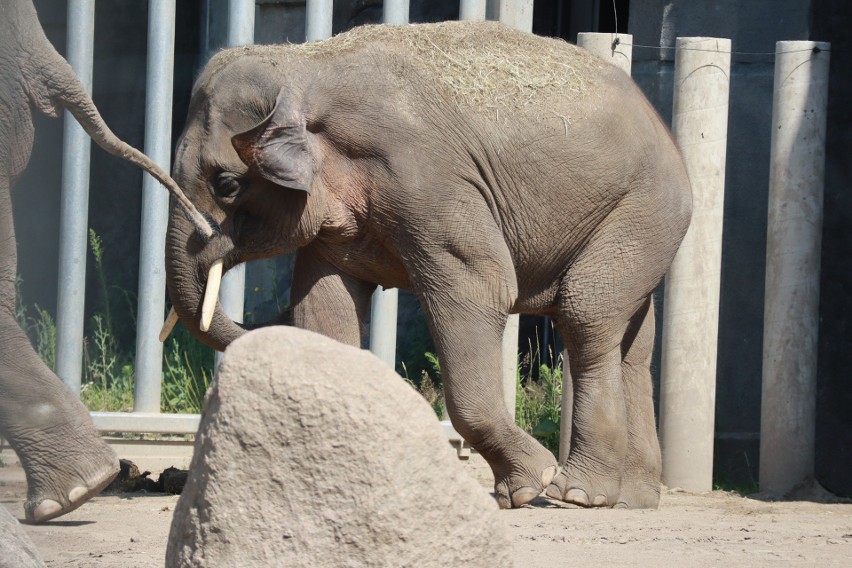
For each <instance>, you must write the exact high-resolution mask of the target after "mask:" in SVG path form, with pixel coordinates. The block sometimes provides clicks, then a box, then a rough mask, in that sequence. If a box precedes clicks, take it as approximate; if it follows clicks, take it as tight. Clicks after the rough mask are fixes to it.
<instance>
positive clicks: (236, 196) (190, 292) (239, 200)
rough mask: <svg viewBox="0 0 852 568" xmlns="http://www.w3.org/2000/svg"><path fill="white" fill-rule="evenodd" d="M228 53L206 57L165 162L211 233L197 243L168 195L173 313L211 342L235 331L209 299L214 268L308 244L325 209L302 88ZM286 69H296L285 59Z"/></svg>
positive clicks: (218, 344) (214, 286) (255, 61)
mask: <svg viewBox="0 0 852 568" xmlns="http://www.w3.org/2000/svg"><path fill="white" fill-rule="evenodd" d="M247 49H248V48H247ZM235 51H241V50H232V51H226V52H223V53H222V54H219V55H218V56H217V57H215V58H214V59H213V60H212V61H211V62H210V63H209V64H208V66H207V68H206V69H205V71H204V73H203V74H202V75H201V77H200V78H199V80H198V82H197V83H196V86H195V89H194V91H193V95H192V100H191V102H190V109H189V118H188V121H187V124H186V126H185V128H184V132H183V134H182V136H181V138H180V140H179V141H178V145H177V152H176V157H175V165H174V176H175V179H176V180H177V181H178V183H179V184H180V185H181V187H183V188H184V189H185V191H186V194H187V196H188V197H189V199H190V200H191V201H192V202H193V203H194V204H195V205H196V206H197V207H198V208H199V209H200V210H201V211H204V212H205V213H206V214H207V215H208V216H209V217H210V218H211V219H212V220H214V221H215V222H216V223H217V224H218V226H219V227H221V234H219V235H218V236H216V237H214V238H213V239H211V240H210V241H209V242H205V241H204V239H202V238H200V237H199V235H198V234H197V232H196V231H195V230H194V228H193V227H192V226H191V225H190V224H189V223H188V222H187V219H186V217H185V216H184V215H180V214H178V213H177V211H176V204H175V202H174V200H173V201H172V208H171V214H170V217H169V229H168V236H167V242H166V270H167V282H168V287H169V294H170V297H171V300H172V303H173V305H174V308H175V311H176V312H177V314H178V315H179V316H180V319H181V320H182V321H183V322H184V324H185V325H186V326H187V327H188V328H189V330H190V331H191V332H192V333H193V334H194V335H196V337H198V338H199V339H201V340H202V341H203V342H205V343H206V344H208V345H210V346H211V347H213V348H215V349H224V347H225V346H226V345H227V344H228V343H230V342H231V341H232V340H234V339H236V338H237V337H239V336H240V335H241V334H242V333H244V328H243V327H242V326H240V325H238V324H236V323H234V322H233V321H231V320H230V318H228V317H227V316H226V315H225V313H224V311H223V310H222V308H221V306H219V305H218V304H217V302H216V295H217V293H218V287H219V281H220V279H221V274H222V272H223V271H227V270H228V269H230V268H231V267H233V266H235V265H237V264H239V263H241V262H245V261H248V260H252V259H257V258H267V257H270V256H275V255H280V254H285V253H288V252H292V251H294V250H296V249H297V248H299V247H301V246H304V245H306V244H308V243H309V242H311V241H312V240H313V239H314V238H315V237H316V236H317V234H318V233H319V232H320V230H321V228H322V226H323V222H324V220H325V219H326V217H327V213H328V211H327V209H328V207H327V200H326V199H325V197H326V189H325V187H324V181H326V180H325V179H324V175H325V174H323V176H320V175H319V173H318V172H319V167H320V164H321V162H322V161H323V160H322V156H323V154H324V150H323V148H322V147H321V146H322V143H321V141H320V140H319V138H318V137H317V136H316V129H317V128H319V126H318V123H316V122H314V120H313V119H314V116H313V115H312V113H311V111H310V110H309V109H308V108H307V106H306V97H305V96H304V92H303V91H302V90H300V89H299V88H298V87H297V86H293V85H292V82H287V81H286V78H285V77H282V73H284V71H281V70H279V69H277V68H275V67H274V66H272V65H271V64H270V63H269V62H266V61H264V60H263V59H262V58H256V57H253V56H251V55H245V56H242V57H239V58H236V59H235V60H234V61H227V60H228V59H229V58H232V57H233V55H234V52H235ZM302 71H304V70H302ZM306 73H307V74H308V75H310V72H306ZM287 74H288V75H289V76H290V77H291V78H292V77H294V76H295V77H299V78H303V77H304V73H302V72H301V71H299V70H294V69H293V68H292V67H290V68H289V69H288V71H287ZM284 84H286V85H287V86H284V87H282V85H284Z"/></svg>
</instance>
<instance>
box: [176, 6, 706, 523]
mask: <svg viewBox="0 0 852 568" xmlns="http://www.w3.org/2000/svg"><path fill="white" fill-rule="evenodd" d="M173 175H174V176H175V179H176V180H177V181H178V183H179V184H180V185H181V187H182V188H183V189H184V191H186V194H187V196H188V197H189V199H190V200H191V201H193V203H194V204H195V205H196V206H197V207H198V208H199V210H201V211H203V212H205V214H206V215H209V216H210V217H211V218H212V219H214V220H215V221H216V223H217V224H218V225H219V228H220V230H221V234H220V235H218V236H216V237H214V238H213V239H212V240H210V241H209V242H205V240H204V239H203V238H201V237H200V236H199V235H197V234H196V231H195V229H194V227H193V226H192V225H191V224H190V223H188V222H187V220H186V218H185V216H184V215H183V214H181V213H180V210H179V209H178V208H177V206H176V205H175V207H173V209H172V214H171V216H170V222H169V229H168V236H167V244H166V257H167V258H166V264H167V275H168V276H167V281H168V287H169V293H170V296H171V299H172V302H173V304H174V306H175V309H176V312H177V314H178V316H179V317H180V319H181V320H182V321H183V322H184V324H186V325H187V327H188V328H189V329H190V331H191V332H192V333H193V334H195V335H196V336H197V337H199V338H200V339H201V340H202V341H204V342H206V343H207V344H208V345H210V346H212V347H214V348H216V349H223V348H224V347H225V346H227V345H228V344H229V343H230V342H231V341H233V340H234V339H235V338H237V337H239V336H240V335H242V334H243V333H245V329H244V328H243V327H241V326H239V325H237V324H235V323H234V322H232V321H231V320H230V319H228V317H227V316H226V315H225V314H224V312H223V311H222V309H221V306H219V305H218V304H217V303H216V294H217V290H218V281H219V275H220V274H221V272H222V270H227V269H228V268H230V267H232V266H234V265H236V264H238V263H240V262H244V261H247V260H252V259H257V258H263V257H269V256H272V255H279V254H283V253H287V252H290V251H296V250H297V251H298V253H297V259H296V266H295V272H294V280H293V285H292V298H291V304H292V306H293V318H294V321H295V323H296V325H298V326H300V327H304V328H307V329H310V330H313V331H318V332H321V333H324V334H326V335H329V336H331V337H333V338H336V339H338V340H340V341H342V342H344V343H348V344H352V345H360V344H361V333H362V329H363V327H362V325H361V321H362V320H363V318H364V315H365V314H366V312H367V309H368V306H369V303H370V297H371V294H372V292H373V291H374V289H375V288H376V285H377V284H380V285H382V286H384V287H386V288H392V287H399V288H407V289H410V290H413V291H414V293H415V294H416V295H417V297H418V298H419V300H420V303H421V305H422V307H423V309H424V312H425V314H426V317H427V320H428V323H429V326H430V330H431V333H432V335H433V338H434V340H435V344H436V349H437V351H438V355H439V357H440V359H441V363H442V372H443V377H444V386H445V395H446V402H447V409H448V411H449V415H450V418H451V420H452V423H453V426H454V427H455V429H456V430H457V431H458V432H459V433H460V434H461V435H462V436H464V438H465V439H466V440H467V441H469V442H470V443H471V445H472V446H473V447H474V448H476V450H477V451H478V452H479V453H481V454H482V455H483V456H484V458H485V459H486V460H487V461H488V463H489V464H490V466H491V468H492V470H493V472H494V476H495V490H496V497H497V501H498V503H499V505H500V506H501V507H504V508H510V507H519V506H521V505H523V504H524V503H527V502H529V501H530V500H532V499H533V498H535V497H536V496H538V495H539V494H541V492H542V491H545V490H546V492H547V495H549V496H551V497H554V498H556V499H561V500H564V501H567V502H571V503H575V504H579V505H582V506H629V507H655V506H656V505H657V504H658V501H659V475H660V452H659V444H658V442H657V437H656V431H655V427H654V411H653V404H652V392H651V378H650V369H649V367H650V357H651V350H652V344H653V338H654V312H653V305H652V301H651V295H652V292H653V290H654V288H655V287H656V286H657V284H658V283H659V282H660V279H661V278H662V276H663V274H664V273H665V271H666V270H667V268H668V266H669V264H670V263H671V261H672V258H673V257H674V254H675V252H676V250H677V248H678V246H679V244H680V241H681V239H682V238H683V236H684V234H685V232H686V229H687V226H688V225H689V220H690V216H691V207H692V197H691V192H690V186H689V180H688V178H687V174H686V171H685V169H684V166H683V164H682V161H681V158H680V155H679V153H678V150H677V148H676V147H675V143H674V142H673V140H672V138H671V136H670V134H669V132H668V131H667V129H666V127H665V126H664V124H663V123H662V122H661V120H660V119H659V117H658V116H657V114H656V113H655V112H654V110H653V109H652V107H651V106H650V105H649V104H648V102H647V101H646V100H645V98H644V97H643V96H642V94H641V93H640V91H639V90H638V88H637V87H636V86H635V85H634V84H633V82H632V81H631V80H630V79H629V78H628V77H627V76H626V75H625V74H624V73H623V72H621V71H619V70H617V69H616V68H614V67H611V66H609V65H608V64H606V63H605V62H603V61H600V60H598V59H597V58H595V57H593V56H592V55H590V54H588V53H587V52H584V51H583V50H580V49H578V48H576V47H574V46H572V45H569V44H566V43H564V42H562V41H559V40H552V39H545V38H541V37H536V36H533V35H530V34H524V33H520V32H516V31H513V30H510V29H508V28H505V27H503V26H501V25H499V24H496V23H459V22H448V23H444V24H424V25H411V26H401V27H391V26H367V27H361V28H356V29H355V30H353V31H350V32H347V33H345V34H342V35H339V36H336V37H334V38H332V39H330V40H327V41H323V42H317V43H311V44H304V45H285V46H248V47H240V48H235V49H231V50H227V51H224V52H222V53H219V54H218V55H216V56H215V57H214V58H213V59H212V60H211V61H210V63H209V64H208V65H207V67H206V68H205V69H204V71H203V73H202V74H201V76H200V77H199V79H198V81H197V82H196V85H195V87H194V91H193V95H192V100H191V103H190V109H189V118H188V121H187V125H186V127H185V129H184V132H183V135H182V137H181V139H180V140H179V142H178V145H177V155H176V161H175V166H174V172H173ZM510 313H525V314H536V315H548V316H551V317H552V318H554V320H555V321H556V322H557V326H558V329H559V331H560V332H561V333H562V335H563V337H564V338H565V340H566V343H567V345H568V350H569V355H570V375H571V379H572V381H573V389H574V406H573V419H572V437H571V449H570V453H569V455H568V456H567V459H566V461H565V463H564V464H562V468H561V470H560V471H558V470H557V464H556V460H555V459H554V457H553V455H552V454H551V453H550V452H548V451H547V450H546V449H545V448H544V447H542V446H541V445H540V444H539V443H538V442H536V441H535V440H534V439H533V438H531V437H530V436H529V435H527V434H526V433H525V432H523V431H522V430H521V429H519V428H518V427H517V426H516V425H515V424H514V422H513V421H512V419H511V417H510V415H509V414H508V412H507V411H506V408H505V404H504V401H503V393H502V390H501V384H500V380H499V377H500V369H501V360H500V352H501V351H500V345H501V336H502V332H503V329H504V327H505V323H506V319H507V316H508V314H510ZM329 474H330V475H333V472H329ZM436 490H437V491H440V488H436Z"/></svg>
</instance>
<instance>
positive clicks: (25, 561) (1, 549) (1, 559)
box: [0, 505, 44, 568]
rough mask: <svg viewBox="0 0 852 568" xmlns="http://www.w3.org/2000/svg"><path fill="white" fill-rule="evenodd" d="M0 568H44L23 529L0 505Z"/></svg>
mask: <svg viewBox="0 0 852 568" xmlns="http://www.w3.org/2000/svg"><path fill="white" fill-rule="evenodd" d="M0 568H44V563H42V561H41V558H39V555H38V552H37V551H36V548H35V546H33V543H32V542H31V541H30V539H29V537H28V536H27V534H26V533H25V532H24V529H22V528H21V525H20V524H19V523H18V520H17V519H15V517H13V516H12V515H11V514H10V513H9V511H7V510H6V508H5V507H4V506H3V505H0Z"/></svg>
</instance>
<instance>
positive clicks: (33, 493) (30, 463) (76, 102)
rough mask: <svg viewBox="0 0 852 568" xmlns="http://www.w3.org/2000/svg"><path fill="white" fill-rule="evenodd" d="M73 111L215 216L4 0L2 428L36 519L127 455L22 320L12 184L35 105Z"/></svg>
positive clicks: (114, 469) (27, 2)
mask: <svg viewBox="0 0 852 568" xmlns="http://www.w3.org/2000/svg"><path fill="white" fill-rule="evenodd" d="M32 108H35V109H37V110H39V111H41V112H43V113H45V114H47V115H49V116H57V115H58V113H59V110H60V109H61V108H64V109H66V110H67V111H69V112H70V113H71V114H72V115H73V116H74V117H75V118H76V119H77V121H78V122H79V123H80V125H81V126H82V127H83V128H84V129H85V131H86V132H87V133H88V134H89V135H90V136H91V137H92V139H93V140H94V141H95V142H97V143H98V144H99V145H100V146H101V147H102V148H104V149H105V150H106V151H108V152H110V153H112V154H114V155H117V156H120V157H122V158H125V159H127V160H129V161H130V162H132V163H134V164H136V165H137V166H139V167H141V168H142V169H144V170H145V171H147V172H148V173H150V174H151V175H153V176H154V177H155V178H157V179H158V180H159V181H160V182H161V183H163V184H164V185H165V186H166V187H167V188H169V189H170V191H172V193H173V194H176V195H177V197H176V199H177V201H178V202H181V203H184V207H185V209H184V210H185V211H187V220H188V222H190V223H192V224H194V225H195V226H197V227H198V230H199V234H200V235H203V234H206V235H207V238H210V237H212V232H211V227H210V225H209V224H208V223H207V221H206V220H205V219H204V218H203V217H202V216H201V215H200V214H199V213H198V212H197V211H196V210H195V209H194V208H193V207H192V205H191V204H190V203H189V202H188V201H187V200H186V197H185V196H183V194H181V193H180V190H179V189H178V187H177V185H176V184H175V182H174V180H172V179H171V178H170V177H169V176H168V174H166V172H164V171H163V170H162V169H161V168H159V167H158V166H157V165H156V164H155V163H154V162H152V161H151V160H150V159H149V158H148V157H147V156H145V155H144V154H142V153H141V152H139V151H138V150H136V149H134V148H132V147H130V146H128V145H127V144H125V143H124V142H122V141H121V140H119V139H118V138H116V136H115V135H114V134H113V133H112V132H111V131H110V130H109V128H108V127H107V125H106V124H105V123H104V121H103V119H102V118H101V116H100V114H99V113H98V111H97V109H96V108H95V105H94V103H93V102H92V99H91V97H89V95H88V94H87V93H86V90H85V88H84V87H83V85H82V84H81V83H80V81H79V79H78V78H77V76H76V75H75V74H74V72H73V70H72V69H71V66H70V65H68V63H67V62H66V61H65V60H64V59H63V58H62V57H61V56H60V55H59V54H58V53H57V52H56V50H55V49H53V46H52V45H51V44H50V42H49V41H48V39H47V37H45V35H44V30H42V28H41V25H40V24H39V21H38V16H37V14H36V11H35V8H34V7H33V5H32V2H31V0H0V308H2V309H0V436H2V437H3V438H5V439H6V440H8V441H9V443H10V444H11V446H12V448H13V449H14V450H15V452H17V454H18V456H19V457H20V459H21V463H22V465H23V467H24V470H25V472H26V475H27V485H28V495H27V501H26V503H25V506H24V510H25V513H26V518H27V520H29V521H35V522H40V521H46V520H49V519H52V518H54V517H57V516H59V515H63V514H65V513H67V512H69V511H72V510H73V509H75V508H77V507H78V506H80V505H81V504H82V503H84V502H85V501H86V500H87V499H89V498H90V497H92V496H93V495H96V494H97V493H98V492H100V491H101V489H103V487H105V486H106V485H107V484H108V483H109V482H110V481H111V480H112V479H113V478H114V477H115V475H116V474H117V473H118V459H117V458H116V456H115V453H114V452H113V451H112V449H111V448H110V447H109V446H108V445H107V444H106V443H105V442H104V441H102V440H101V438H100V436H99V435H98V432H97V431H96V430H95V428H94V426H93V424H92V421H91V418H90V417H89V414H88V412H87V411H86V409H85V408H84V407H83V405H82V404H81V403H80V401H79V400H78V399H77V397H76V396H74V394H73V393H72V392H71V391H69V390H68V389H67V388H66V387H65V385H64V384H63V383H62V382H61V381H60V380H59V378H58V377H57V376H56V375H54V374H53V372H52V371H51V370H50V369H48V368H47V366H46V365H45V364H44V363H43V362H42V361H41V359H39V357H38V355H36V353H35V351H34V350H33V348H32V346H31V345H30V342H29V340H28V339H27V337H26V335H25V334H24V332H23V331H22V330H21V328H20V326H19V325H18V323H17V322H16V320H15V297H16V289H15V282H16V277H17V251H16V242H15V229H14V224H13V218H12V201H11V196H10V190H11V187H12V185H13V184H14V182H15V180H16V179H17V178H18V176H20V174H21V172H23V170H24V168H25V167H26V165H27V162H28V161H29V157H30V152H31V150H32V144H33V134H34V133H33V123H32V115H31V109H32Z"/></svg>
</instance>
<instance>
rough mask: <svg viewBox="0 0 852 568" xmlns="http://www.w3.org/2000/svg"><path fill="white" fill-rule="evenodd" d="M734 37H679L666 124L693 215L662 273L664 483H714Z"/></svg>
mask: <svg viewBox="0 0 852 568" xmlns="http://www.w3.org/2000/svg"><path fill="white" fill-rule="evenodd" d="M730 69H731V40H729V39H718V38H700V37H693V38H688V37H681V38H677V51H676V54H675V76H674V87H675V92H674V103H673V108H672V133H673V134H674V137H675V140H677V143H678V146H680V148H681V152H682V153H683V159H684V163H685V165H686V170H687V172H688V173H689V179H690V182H691V185H692V194H693V213H692V224H691V225H690V227H689V230H688V231H687V233H686V236H685V237H684V239H683V242H682V243H681V245H680V249H679V250H678V252H677V255H676V256H675V259H674V262H673V263H672V266H671V268H670V269H669V273H668V274H667V275H666V289H665V302H664V304H663V338H662V362H661V365H660V369H661V373H660V374H661V378H660V446H661V448H662V451H663V482H664V483H665V484H666V485H668V486H669V487H681V488H683V489H685V490H687V491H694V492H704V491H710V490H711V489H712V488H713V441H714V430H715V418H716V410H715V409H716V360H717V347H718V337H719V293H720V292H719V290H720V282H721V272H722V220H723V217H724V209H725V207H724V200H725V161H726V153H727V142H728V93H729V91H730V76H731V75H730Z"/></svg>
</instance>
